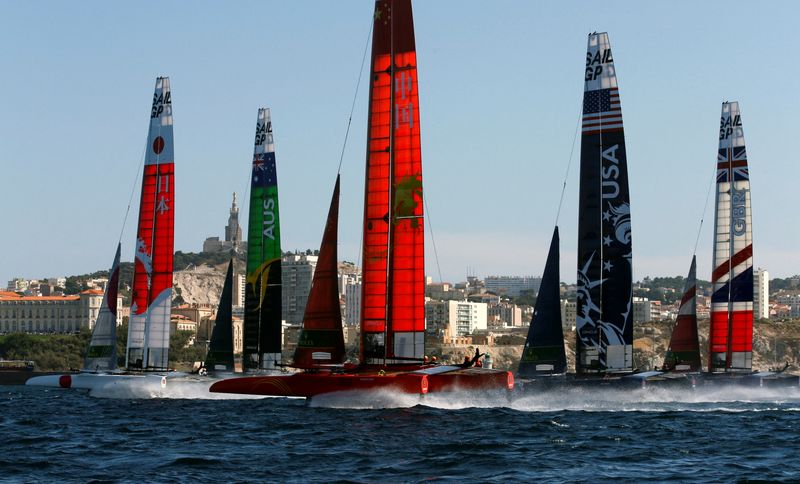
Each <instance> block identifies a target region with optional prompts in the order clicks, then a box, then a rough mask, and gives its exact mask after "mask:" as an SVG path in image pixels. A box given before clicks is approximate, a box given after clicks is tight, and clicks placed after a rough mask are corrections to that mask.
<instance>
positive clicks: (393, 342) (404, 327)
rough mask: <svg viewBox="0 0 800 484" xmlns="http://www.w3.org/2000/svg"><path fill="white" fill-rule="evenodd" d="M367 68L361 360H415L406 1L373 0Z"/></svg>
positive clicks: (411, 91)
mask: <svg viewBox="0 0 800 484" xmlns="http://www.w3.org/2000/svg"><path fill="white" fill-rule="evenodd" d="M370 72H371V76H370V101H369V106H370V107H369V121H368V126H369V127H368V143H367V168H366V172H367V182H366V184H365V197H364V200H365V203H364V252H363V270H362V310H361V318H362V321H361V361H362V362H364V363H368V364H385V363H394V362H401V361H406V360H416V359H420V360H421V359H422V356H423V353H424V331H425V305H424V304H425V300H424V297H425V296H424V289H425V286H424V284H425V267H424V233H423V219H422V218H423V202H422V154H421V148H420V129H419V95H418V90H417V62H416V46H415V42H414V24H413V16H412V10H411V1H410V0H378V1H376V3H375V14H374V28H373V38H372V60H371V69H370Z"/></svg>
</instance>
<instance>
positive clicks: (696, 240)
mask: <svg viewBox="0 0 800 484" xmlns="http://www.w3.org/2000/svg"><path fill="white" fill-rule="evenodd" d="M716 179H717V166H716V165H714V172H713V173H712V177H711V183H709V184H708V190H707V191H706V201H705V203H704V204H703V214H702V216H701V217H700V226H699V227H697V237H696V238H695V240H694V251H693V252H692V255H697V245H698V244H699V243H700V232H701V231H702V230H703V221H704V220H705V218H706V211H707V210H708V199H709V198H710V197H711V188H712V187H713V186H714V185H715V182H716Z"/></svg>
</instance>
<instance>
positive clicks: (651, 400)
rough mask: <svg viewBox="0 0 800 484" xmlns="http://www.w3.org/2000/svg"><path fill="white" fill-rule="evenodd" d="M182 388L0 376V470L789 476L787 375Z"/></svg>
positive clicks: (316, 476) (20, 477) (792, 446)
mask: <svg viewBox="0 0 800 484" xmlns="http://www.w3.org/2000/svg"><path fill="white" fill-rule="evenodd" d="M180 396H181V398H150V399H130V398H98V397H92V396H90V395H88V394H86V393H84V392H81V391H74V390H59V389H46V388H31V387H21V386H7V387H0V430H1V431H2V434H1V435H2V437H1V438H0V442H1V443H0V479H2V480H6V481H37V480H39V481H57V480H58V481H65V480H67V481H81V482H86V481H131V482H142V481H162V482H163V481H172V482H174V481H177V482H196V481H204V482H209V481H220V482H222V481H262V482H292V481H293V482H306V481H325V482H332V481H348V482H405V481H423V480H434V481H461V482H464V481H465V480H467V482H477V481H494V482H505V481H509V480H513V481H533V480H549V481H564V480H582V481H596V480H600V479H615V480H630V481H643V480H679V481H684V480H693V481H696V480H707V481H731V480H738V479H762V480H772V481H774V480H798V479H800V390H797V389H782V390H767V389H719V390H715V391H700V392H692V391H688V390H686V391H661V390H655V391H651V390H644V391H642V390H636V391H628V392H620V391H605V390H601V391H599V392H598V391H585V390H584V391H567V392H565V391H553V392H548V393H541V394H535V395H531V396H526V397H520V398H515V399H512V400H509V399H508V398H506V396H504V395H499V396H495V397H491V396H489V397H487V396H482V397H475V396H470V395H457V394H456V395H448V396H434V395H428V396H426V397H424V398H419V397H411V396H409V397H396V396H393V395H387V394H366V395H363V394H362V395H352V394H351V395H347V394H345V395H332V396H329V397H325V398H317V399H315V400H313V401H311V402H305V401H303V400H289V399H282V398H266V399H257V400H253V399H241V400H239V399H228V400H214V399H205V398H202V397H205V396H207V395H206V394H204V393H203V392H198V394H197V395H194V394H192V393H191V392H190V391H188V390H187V391H184V392H182V393H181V394H180ZM120 397H124V395H120Z"/></svg>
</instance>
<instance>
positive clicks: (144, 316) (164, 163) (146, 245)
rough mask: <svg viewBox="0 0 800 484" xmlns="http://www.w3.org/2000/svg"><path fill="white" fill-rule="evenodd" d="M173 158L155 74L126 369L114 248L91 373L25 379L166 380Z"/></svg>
mask: <svg viewBox="0 0 800 484" xmlns="http://www.w3.org/2000/svg"><path fill="white" fill-rule="evenodd" d="M174 160H175V158H174V150H173V135H172V93H171V91H170V85H169V78H167V77H159V78H157V79H156V86H155V93H154V95H153V104H152V106H151V111H150V129H149V132H148V137H147V150H146V155H145V162H144V175H143V179H142V193H141V202H140V204H139V227H138V230H137V238H136V252H135V263H134V265H135V268H134V276H133V288H132V295H131V297H132V305H131V315H130V320H129V323H128V345H127V349H126V352H125V369H124V370H122V371H116V370H115V369H116V358H115V351H116V350H115V349H114V348H115V346H116V314H115V309H116V294H117V290H118V289H117V285H118V281H119V275H118V274H119V248H118V252H117V256H116V257H115V264H114V267H113V268H112V271H111V277H110V278H109V285H108V287H107V288H106V297H105V300H104V302H103V304H104V307H106V311H105V312H101V316H100V317H99V318H98V322H97V324H96V326H95V328H94V333H93V336H92V343H91V344H90V347H89V351H88V353H87V359H86V363H85V366H88V368H86V369H87V370H89V371H91V372H92V373H81V374H77V375H61V376H58V375H54V376H49V377H41V378H32V379H31V380H29V381H28V384H30V385H42V386H60V387H64V388H70V387H76V388H87V389H90V390H93V389H97V388H99V387H101V386H108V385H126V386H127V385H131V388H134V387H137V388H136V389H143V390H145V391H150V390H152V389H158V388H159V387H160V388H163V387H164V386H165V385H166V375H167V374H168V373H169V354H168V351H169V333H170V307H171V304H172V258H173V240H174V227H175V223H174V220H175V219H174V217H175V211H174V203H175V163H174ZM112 299H113V301H112ZM111 328H113V331H112V330H111ZM95 335H97V338H96V339H95ZM112 342H113V344H112ZM109 346H110V347H111V349H109ZM109 352H110V354H109ZM95 355H97V356H95ZM103 355H105V356H103ZM112 358H113V360H112ZM101 365H102V366H101ZM103 366H105V368H103ZM173 373H174V372H173ZM54 378H55V380H54Z"/></svg>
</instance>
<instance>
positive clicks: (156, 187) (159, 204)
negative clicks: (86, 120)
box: [126, 77, 175, 369]
mask: <svg viewBox="0 0 800 484" xmlns="http://www.w3.org/2000/svg"><path fill="white" fill-rule="evenodd" d="M145 156H146V157H145V165H144V174H143V178H142V196H141V202H140V204H139V227H138V230H137V238H136V254H135V257H134V260H135V269H134V277H133V288H132V301H133V302H132V305H131V316H130V319H129V322H128V348H127V356H126V366H127V367H128V368H143V369H166V368H167V367H168V366H169V365H168V363H169V359H168V358H169V355H168V350H169V331H170V326H169V324H170V321H169V320H170V306H171V299H172V258H173V245H174V227H175V222H174V210H173V208H174V205H173V204H174V203H175V193H174V190H175V163H174V160H175V158H174V146H173V135H172V93H171V91H170V85H169V78H168V77H159V78H158V79H156V87H155V93H154V94H153V105H152V108H151V112H150V130H149V132H148V136H147V150H146V155H145Z"/></svg>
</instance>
